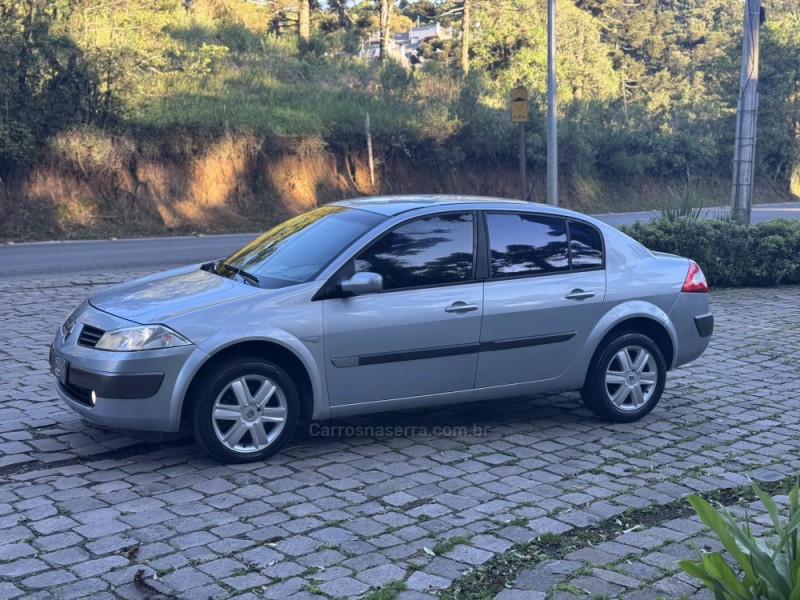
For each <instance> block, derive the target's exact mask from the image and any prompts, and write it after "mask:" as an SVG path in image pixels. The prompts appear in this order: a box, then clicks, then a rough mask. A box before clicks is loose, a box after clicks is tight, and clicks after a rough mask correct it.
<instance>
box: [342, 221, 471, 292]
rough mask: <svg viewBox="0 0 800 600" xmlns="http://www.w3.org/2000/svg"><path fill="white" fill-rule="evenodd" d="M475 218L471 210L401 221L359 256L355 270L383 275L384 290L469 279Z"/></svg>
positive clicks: (458, 281)
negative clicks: (402, 222)
mask: <svg viewBox="0 0 800 600" xmlns="http://www.w3.org/2000/svg"><path fill="white" fill-rule="evenodd" d="M474 220H475V219H474V217H473V215H472V213H459V214H446V215H437V216H435V217H429V218H426V219H418V220H416V221H412V222H410V223H406V224H405V225H401V226H400V227H398V228H397V229H394V230H392V231H391V232H389V233H388V234H386V235H385V236H383V237H382V238H381V239H379V240H378V241H377V242H375V243H374V244H373V245H372V246H370V247H369V248H367V249H366V250H365V251H364V252H362V253H361V254H360V255H359V256H358V257H356V260H355V270H356V272H362V271H369V272H372V273H378V274H380V275H382V276H383V289H385V290H393V289H401V288H411V287H422V286H432V285H442V284H448V283H460V282H463V281H470V280H471V279H472V278H473V268H474V263H475V260H474V254H475V232H474V229H475V228H474Z"/></svg>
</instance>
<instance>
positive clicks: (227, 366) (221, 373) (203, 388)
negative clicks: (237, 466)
mask: <svg viewBox="0 0 800 600" xmlns="http://www.w3.org/2000/svg"><path fill="white" fill-rule="evenodd" d="M195 389H197V390H199V394H200V395H199V397H198V399H197V402H196V403H195V405H194V413H193V429H194V437H195V440H197V443H198V444H199V445H200V447H201V448H202V449H203V450H205V451H206V452H207V453H208V454H209V455H211V456H212V457H214V458H215V459H217V460H218V461H220V462H222V463H245V462H255V461H259V460H264V459H266V458H268V457H270V456H272V455H273V454H275V453H276V452H278V450H280V449H281V448H282V447H283V446H284V445H285V444H286V443H287V442H288V441H289V439H291V437H292V434H293V433H294V429H295V426H296V425H297V416H298V412H299V406H300V400H299V396H298V393H297V388H296V386H295V385H294V383H293V382H292V380H291V378H290V377H289V376H288V375H287V374H286V372H285V371H284V370H283V369H281V368H280V367H279V366H278V365H276V364H273V363H271V362H268V361H265V360H263V359H260V358H257V357H253V356H247V357H233V358H230V359H228V360H226V361H225V362H223V363H221V364H219V365H217V366H216V368H214V369H213V370H212V371H209V372H208V373H207V374H205V376H204V377H203V379H201V380H200V381H199V382H198V385H197V386H196V388H195Z"/></svg>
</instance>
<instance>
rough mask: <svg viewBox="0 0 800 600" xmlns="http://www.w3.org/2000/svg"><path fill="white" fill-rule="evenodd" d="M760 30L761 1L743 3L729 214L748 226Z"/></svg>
mask: <svg viewBox="0 0 800 600" xmlns="http://www.w3.org/2000/svg"><path fill="white" fill-rule="evenodd" d="M760 26H761V0H746V3H745V8H744V37H743V40H742V70H741V76H740V80H739V86H740V91H739V102H738V105H737V109H736V141H735V145H734V150H733V189H732V191H731V214H732V216H733V218H734V219H736V220H737V221H739V222H740V223H743V224H745V225H749V224H750V207H751V204H752V200H753V174H754V172H755V162H756V160H755V159H756V121H757V119H758V54H759V29H760Z"/></svg>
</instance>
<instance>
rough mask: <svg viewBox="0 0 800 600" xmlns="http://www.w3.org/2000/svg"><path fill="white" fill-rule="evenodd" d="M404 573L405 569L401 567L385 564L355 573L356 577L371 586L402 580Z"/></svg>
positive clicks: (376, 586) (375, 586)
mask: <svg viewBox="0 0 800 600" xmlns="http://www.w3.org/2000/svg"><path fill="white" fill-rule="evenodd" d="M405 574H406V572H405V569H401V568H400V567H398V566H396V565H388V564H385V565H378V566H377V567H372V568H371V569H366V570H364V571H361V572H360V573H358V574H357V575H356V579H359V580H361V581H363V582H364V583H366V584H368V585H370V586H372V587H373V588H379V587H382V586H384V585H386V584H387V583H389V582H390V581H404V580H405Z"/></svg>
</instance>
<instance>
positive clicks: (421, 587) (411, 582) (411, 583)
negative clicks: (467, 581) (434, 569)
mask: <svg viewBox="0 0 800 600" xmlns="http://www.w3.org/2000/svg"><path fill="white" fill-rule="evenodd" d="M451 583H452V580H451V579H447V578H446V577H439V576H438V575H431V574H429V573H426V572H424V571H414V572H413V573H412V574H411V577H409V578H408V580H407V581H406V586H407V587H408V589H410V590H414V591H417V592H431V593H435V592H437V591H439V590H444V589H447V588H448V587H449V586H450V584H451Z"/></svg>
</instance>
